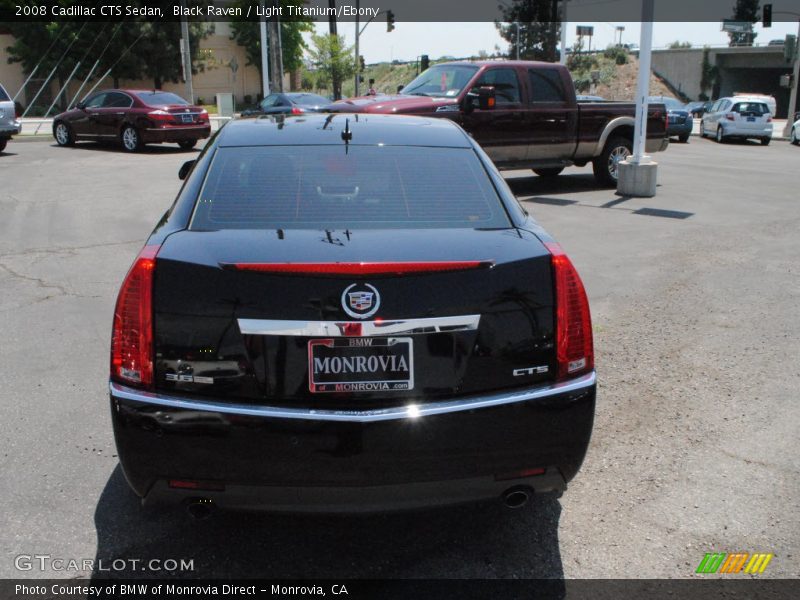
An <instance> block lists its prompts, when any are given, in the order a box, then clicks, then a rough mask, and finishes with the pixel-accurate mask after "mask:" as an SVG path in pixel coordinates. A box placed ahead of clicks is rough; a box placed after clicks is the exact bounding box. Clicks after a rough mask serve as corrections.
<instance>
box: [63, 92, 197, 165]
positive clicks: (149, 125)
mask: <svg viewBox="0 0 800 600" xmlns="http://www.w3.org/2000/svg"><path fill="white" fill-rule="evenodd" d="M209 135H211V124H210V123H209V120H208V112H207V111H206V110H205V109H204V108H203V107H201V106H194V105H191V104H189V103H188V102H187V101H186V100H184V99H183V98H181V97H180V96H178V95H176V94H173V93H171V92H163V91H161V90H148V91H145V90H104V91H102V92H98V93H96V94H94V95H92V96H90V97H89V98H87V99H86V100H84V101H81V102H78V103H77V104H76V105H75V106H74V107H73V108H72V109H71V110H68V111H67V112H63V113H61V114H60V115H56V117H55V119H54V120H53V137H55V138H56V142H58V145H59V146H71V145H72V144H74V143H75V142H76V141H79V140H93V141H96V142H100V141H118V142H120V143H121V144H122V147H123V148H124V149H125V150H127V151H128V152H136V151H138V150H141V149H142V148H143V147H144V145H145V144H162V143H165V142H166V143H175V144H178V145H179V146H180V147H181V148H183V149H184V150H188V149H190V148H194V146H195V145H196V144H197V140H200V139H203V138H207V137H208V136H209Z"/></svg>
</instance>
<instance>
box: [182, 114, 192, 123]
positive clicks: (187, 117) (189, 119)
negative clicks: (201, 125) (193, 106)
mask: <svg viewBox="0 0 800 600" xmlns="http://www.w3.org/2000/svg"><path fill="white" fill-rule="evenodd" d="M181 121H183V122H184V123H193V122H194V115H181Z"/></svg>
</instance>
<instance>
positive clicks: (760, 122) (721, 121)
mask: <svg viewBox="0 0 800 600" xmlns="http://www.w3.org/2000/svg"><path fill="white" fill-rule="evenodd" d="M700 135H701V136H702V137H706V136H709V135H710V136H713V137H714V138H715V139H716V140H717V141H718V142H720V143H722V142H725V141H727V140H729V139H732V138H739V139H748V138H750V139H757V140H760V141H761V144H762V145H764V146H766V145H767V144H769V143H770V141H771V140H772V116H771V115H770V112H769V107H768V106H767V105H766V103H764V102H761V101H757V102H751V101H747V100H742V99H741V98H740V97H730V98H720V99H719V100H717V101H716V102H715V103H714V106H712V107H711V110H710V111H709V112H708V113H706V114H705V115H703V118H702V119H701V121H700Z"/></svg>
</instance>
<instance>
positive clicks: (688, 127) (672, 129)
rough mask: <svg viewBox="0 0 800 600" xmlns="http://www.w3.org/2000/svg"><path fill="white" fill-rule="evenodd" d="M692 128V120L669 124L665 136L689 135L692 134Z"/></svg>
mask: <svg viewBox="0 0 800 600" xmlns="http://www.w3.org/2000/svg"><path fill="white" fill-rule="evenodd" d="M693 127H694V121H693V120H692V119H687V120H686V121H685V122H684V123H670V124H669V125H668V126H667V135H668V136H679V135H689V134H691V133H692V128H693Z"/></svg>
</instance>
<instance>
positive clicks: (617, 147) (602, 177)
mask: <svg viewBox="0 0 800 600" xmlns="http://www.w3.org/2000/svg"><path fill="white" fill-rule="evenodd" d="M632 149H633V144H631V141H630V140H629V139H628V138H624V137H612V138H611V139H609V140H608V141H607V142H606V145H605V147H604V148H603V151H602V152H601V153H600V156H598V157H597V158H595V159H594V160H593V161H592V170H593V171H594V177H595V179H596V180H597V182H598V183H601V184H603V185H617V179H618V178H619V162H620V161H621V160H625V159H626V158H628V157H629V156H630V155H631V150H632Z"/></svg>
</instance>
